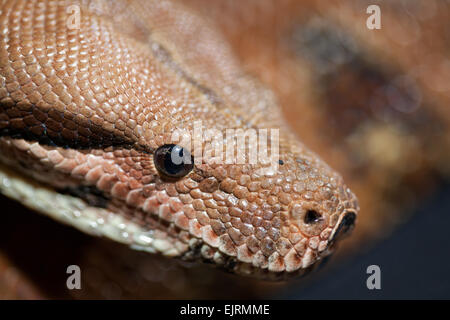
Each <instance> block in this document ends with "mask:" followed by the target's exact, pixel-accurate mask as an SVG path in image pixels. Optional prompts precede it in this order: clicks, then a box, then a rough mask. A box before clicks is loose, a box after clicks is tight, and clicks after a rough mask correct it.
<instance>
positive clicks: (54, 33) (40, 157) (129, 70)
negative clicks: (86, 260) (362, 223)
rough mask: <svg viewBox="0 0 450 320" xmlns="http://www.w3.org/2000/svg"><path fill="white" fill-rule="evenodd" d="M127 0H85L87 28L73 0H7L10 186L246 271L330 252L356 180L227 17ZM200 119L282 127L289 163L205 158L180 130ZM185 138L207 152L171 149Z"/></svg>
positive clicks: (303, 266)
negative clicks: (239, 47) (230, 31)
mask: <svg viewBox="0 0 450 320" xmlns="http://www.w3.org/2000/svg"><path fill="white" fill-rule="evenodd" d="M114 3H115V5H110V4H109V3H108V4H107V5H105V2H104V1H100V0H96V1H91V2H90V4H89V6H86V5H85V2H84V1H81V2H78V4H77V6H78V10H75V11H74V13H73V14H77V13H78V14H79V15H80V16H79V24H78V25H77V26H76V27H75V28H72V27H69V24H68V23H67V21H72V20H71V18H72V17H71V16H69V15H70V12H71V11H70V10H69V11H68V10H67V9H68V8H67V6H66V4H65V2H64V1H62V2H56V1H43V2H42V3H41V2H39V3H34V2H18V4H17V5H11V6H8V7H6V8H5V10H2V11H1V12H0V17H1V19H0V26H1V28H2V30H3V37H1V39H0V40H1V41H0V56H1V59H0V67H1V68H0V84H1V92H0V135H1V137H0V150H1V152H0V162H1V165H0V178H2V179H1V181H3V183H2V184H0V191H1V192H2V193H4V194H6V195H8V196H10V197H12V198H15V199H17V200H20V201H21V202H22V203H24V204H25V205H27V206H29V207H31V208H34V209H36V210H38V211H40V212H42V213H44V214H47V215H49V216H51V217H53V218H54V219H57V220H59V221H62V222H64V223H66V224H69V225H71V226H73V227H76V228H78V229H80V230H82V231H85V232H88V233H94V234H96V235H102V236H105V237H108V238H110V239H112V240H114V241H117V242H121V243H125V244H127V245H129V246H130V247H132V248H134V249H139V250H144V251H148V252H150V253H158V254H162V255H165V256H169V257H176V258H180V259H184V260H194V261H203V262H208V263H212V264H214V265H217V266H220V267H222V268H224V269H226V270H228V271H230V272H234V273H239V274H244V275H250V276H251V275H253V276H260V277H264V278H269V279H282V278H284V277H285V276H289V275H298V274H302V273H304V272H305V271H306V270H309V269H310V268H311V267H312V266H314V265H317V263H316V262H318V261H320V260H321V259H322V258H324V257H325V256H327V255H328V254H329V253H330V252H331V251H332V249H333V247H334V245H335V243H336V242H337V241H338V240H339V239H340V238H341V237H342V236H343V235H344V234H346V233H348V232H349V230H350V229H351V228H352V226H353V223H354V221H355V217H356V214H357V212H358V204H357V201H356V199H355V197H354V195H353V194H352V193H351V192H350V191H349V189H348V188H347V187H346V186H345V184H344V183H343V181H342V178H341V177H340V176H339V175H338V174H337V173H335V172H334V171H333V170H332V169H330V168H329V167H328V166H327V165H326V164H325V163H324V162H323V161H322V160H320V158H319V157H318V156H317V155H315V154H314V153H312V152H310V151H308V149H307V148H306V147H305V146H303V144H301V142H299V140H298V138H296V137H295V136H293V135H292V134H291V133H290V131H289V128H288V127H287V125H286V124H285V122H284V121H283V120H282V119H283V117H282V115H281V111H280V107H279V104H278V103H277V101H276V98H275V97H274V94H273V93H271V91H270V90H267V89H266V88H264V86H263V85H262V84H261V83H260V82H259V81H258V80H257V79H254V78H252V77H251V76H249V75H247V74H246V73H245V71H244V69H243V68H242V66H241V65H240V64H239V62H238V59H237V58H236V57H235V55H234V54H233V52H232V49H231V47H230V46H229V45H228V44H227V42H226V40H225V39H224V38H223V36H222V35H221V33H220V32H218V31H217V30H215V28H214V25H211V24H210V23H209V22H207V21H204V20H203V19H202V18H201V17H200V16H198V15H196V14H195V13H193V12H191V10H189V9H188V8H185V7H183V5H182V4H180V3H178V2H172V1H132V2H128V1H117V4H116V2H114ZM19 4H20V5H19ZM17 17H20V19H19V18H17ZM55 17H57V19H55ZM131 17H132V19H131ZM30 21H33V22H34V23H32V24H31V23H29V22H30ZM48 21H53V22H54V23H47V22H48ZM75 21H77V19H75ZM180 21H181V22H182V23H179V22H180ZM197 120H201V121H202V122H203V125H204V127H205V128H206V129H208V130H216V132H219V133H225V132H226V130H227V129H242V130H244V131H245V130H251V129H254V130H257V129H258V130H259V129H268V128H269V129H276V130H279V139H278V140H276V141H275V142H276V144H278V145H279V148H275V144H273V145H272V144H270V147H269V148H268V152H270V154H275V155H276V159H275V158H274V159H275V161H269V162H267V163H265V162H264V161H262V162H261V163H260V162H256V163H252V162H246V161H244V162H243V163H240V162H239V161H236V162H230V163H229V162H226V161H225V162H216V163H212V162H210V161H200V160H201V159H200V158H199V157H197V155H196V153H197V152H196V151H197V148H196V147H195V146H192V145H191V146H187V145H185V144H183V143H181V142H180V144H179V145H178V144H174V142H173V141H172V135H173V133H174V131H176V130H177V129H180V128H182V129H185V130H186V131H187V132H189V133H191V136H195V128H194V123H195V122H196V121H197ZM235 132H236V134H235V138H236V139H239V137H241V136H242V134H240V133H238V132H239V131H235ZM194 144H195V143H194ZM199 145H200V148H201V149H202V150H204V151H208V150H210V149H211V147H212V145H213V144H212V143H211V140H205V141H202V143H200V144H199ZM175 146H178V147H175ZM172 149H175V150H178V153H179V154H180V152H181V150H183V157H182V158H184V150H186V154H187V152H189V153H191V155H192V156H193V158H194V159H193V160H194V163H193V164H192V163H191V164H188V163H183V165H180V164H179V163H178V164H177V163H171V160H170V159H169V160H168V159H166V158H165V157H166V156H167V155H168V154H170V153H171V152H168V151H169V150H172ZM275 149H276V150H275ZM247 151H249V150H247V149H245V148H244V149H243V150H237V151H236V155H238V156H240V155H243V154H247ZM188 159H189V157H188ZM271 159H272V158H271Z"/></svg>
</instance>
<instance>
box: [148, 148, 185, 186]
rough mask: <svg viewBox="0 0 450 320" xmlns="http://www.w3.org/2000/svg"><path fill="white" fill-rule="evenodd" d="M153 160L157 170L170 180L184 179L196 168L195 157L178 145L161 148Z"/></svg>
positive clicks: (157, 150)
mask: <svg viewBox="0 0 450 320" xmlns="http://www.w3.org/2000/svg"><path fill="white" fill-rule="evenodd" d="M153 159H154V160H153V161H154V162H155V167H156V169H157V170H158V171H159V172H160V173H162V174H163V175H164V176H167V177H170V178H181V177H184V176H185V175H187V174H188V173H189V172H190V171H191V170H192V168H193V167H194V157H192V156H191V154H190V153H189V151H187V150H186V149H185V148H183V147H181V146H179V145H176V144H165V145H163V146H161V147H159V148H158V149H156V151H155V155H154V158H153Z"/></svg>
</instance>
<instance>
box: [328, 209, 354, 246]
mask: <svg viewBox="0 0 450 320" xmlns="http://www.w3.org/2000/svg"><path fill="white" fill-rule="evenodd" d="M355 220H356V214H355V213H354V212H352V211H349V212H346V213H345V215H344V217H343V218H342V220H341V222H340V223H339V226H338V227H337V229H336V232H335V233H334V235H333V238H332V240H331V242H333V241H334V240H336V239H337V238H338V237H340V236H343V235H345V234H346V233H347V232H348V231H350V230H351V229H352V227H353V226H354V225H355Z"/></svg>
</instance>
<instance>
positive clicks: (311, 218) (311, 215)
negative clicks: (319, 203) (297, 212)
mask: <svg viewBox="0 0 450 320" xmlns="http://www.w3.org/2000/svg"><path fill="white" fill-rule="evenodd" d="M321 218H322V216H321V215H320V213H318V212H317V211H316V210H308V211H306V213H305V218H304V221H305V223H306V224H311V223H314V222H318V221H319V220H320V219H321Z"/></svg>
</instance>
